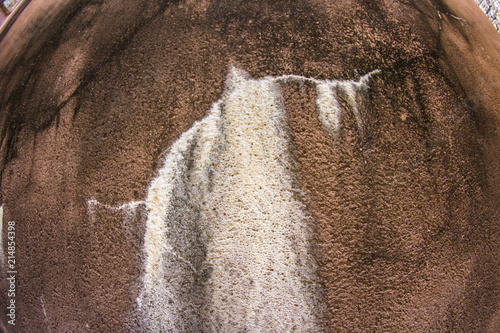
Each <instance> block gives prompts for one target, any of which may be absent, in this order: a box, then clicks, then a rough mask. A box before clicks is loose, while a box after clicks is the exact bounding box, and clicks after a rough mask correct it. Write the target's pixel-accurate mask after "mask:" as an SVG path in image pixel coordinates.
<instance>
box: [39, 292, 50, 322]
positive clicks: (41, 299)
mask: <svg viewBox="0 0 500 333" xmlns="http://www.w3.org/2000/svg"><path fill="white" fill-rule="evenodd" d="M40 304H41V305H42V312H43V317H44V318H45V321H47V320H48V318H47V312H46V311H45V304H44V303H43V295H42V296H40Z"/></svg>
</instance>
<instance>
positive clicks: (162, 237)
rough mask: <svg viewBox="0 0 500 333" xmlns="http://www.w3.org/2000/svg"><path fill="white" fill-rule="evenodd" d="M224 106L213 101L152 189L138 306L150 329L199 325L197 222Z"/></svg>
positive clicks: (200, 256)
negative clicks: (204, 116)
mask: <svg viewBox="0 0 500 333" xmlns="http://www.w3.org/2000/svg"><path fill="white" fill-rule="evenodd" d="M220 109H221V107H220V104H219V103H216V104H214V106H213V108H212V110H211V112H210V114H209V116H208V117H207V118H205V119H204V120H202V121H200V122H197V123H195V124H194V125H193V127H192V128H191V129H190V130H188V131H187V132H186V133H184V134H183V135H182V136H181V137H180V138H179V140H178V141H177V142H176V143H175V144H174V145H173V146H172V148H171V149H170V152H169V153H168V155H167V156H166V159H165V164H164V167H163V168H162V169H161V170H160V172H159V175H158V177H157V178H156V179H155V180H154V181H153V183H152V184H151V186H150V188H149V191H148V197H147V205H148V209H149V214H148V219H147V222H146V234H145V244H144V248H145V251H146V267H145V275H144V277H143V290H142V292H141V295H140V296H139V298H138V305H139V308H140V311H141V315H142V321H143V324H144V325H145V327H146V328H147V330H148V331H151V332H164V331H176V332H177V331H180V332H184V331H193V329H194V330H196V329H197V328H199V325H201V323H200V319H199V318H198V317H199V316H198V314H197V313H198V312H199V311H198V310H199V307H200V303H202V301H203V300H202V297H201V294H198V292H199V290H197V281H196V280H197V279H198V274H199V271H200V269H201V263H202V262H203V260H204V247H203V245H202V244H200V243H202V242H203V237H205V236H204V231H203V230H201V229H200V226H199V225H197V222H198V220H199V218H200V210H201V209H202V208H203V206H204V205H205V203H204V200H205V199H204V195H205V193H206V192H207V191H208V187H209V186H210V184H209V177H210V174H211V165H212V163H213V161H212V159H213V158H214V156H213V155H214V154H212V150H213V149H214V145H215V144H216V142H217V136H218V135H219V130H218V126H219V122H220ZM195 266H196V267H195ZM197 296H198V298H199V299H196V297H197Z"/></svg>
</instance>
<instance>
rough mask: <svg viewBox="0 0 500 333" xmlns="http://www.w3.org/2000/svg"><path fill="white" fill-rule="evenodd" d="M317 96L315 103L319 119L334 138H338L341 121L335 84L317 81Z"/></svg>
mask: <svg viewBox="0 0 500 333" xmlns="http://www.w3.org/2000/svg"><path fill="white" fill-rule="evenodd" d="M316 89H317V92H318V97H317V99H316V104H317V106H318V111H319V120H320V121H321V124H322V125H323V127H324V128H326V129H327V130H329V131H330V132H331V133H332V134H333V136H334V138H338V136H339V132H340V126H341V121H342V110H341V109H340V105H339V101H338V99H337V84H336V82H334V83H331V84H329V83H327V82H319V83H317V84H316Z"/></svg>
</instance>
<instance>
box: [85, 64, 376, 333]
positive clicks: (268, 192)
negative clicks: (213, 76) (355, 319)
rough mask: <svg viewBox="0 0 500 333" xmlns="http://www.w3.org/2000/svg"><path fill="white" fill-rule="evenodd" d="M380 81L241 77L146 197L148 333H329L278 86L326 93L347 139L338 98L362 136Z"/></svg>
mask: <svg viewBox="0 0 500 333" xmlns="http://www.w3.org/2000/svg"><path fill="white" fill-rule="evenodd" d="M374 73H375V72H372V73H370V74H368V75H366V76H364V77H363V78H362V79H361V81H360V82H353V81H347V82H339V81H321V80H316V79H311V78H305V77H301V76H297V75H284V76H280V77H277V78H273V77H266V78H263V79H252V78H250V76H249V75H248V74H247V73H245V72H244V71H242V70H240V69H237V68H234V67H233V68H232V69H231V72H230V75H229V77H228V80H227V82H226V91H225V92H224V94H223V96H222V98H221V100H219V101H218V102H216V103H214V105H213V107H212V109H211V110H210V112H209V114H208V115H207V117H205V118H204V119H203V120H201V121H199V122H196V123H195V124H194V125H193V126H192V127H191V129H189V130H188V131H186V132H185V133H184V134H182V135H181V137H180V138H179V139H178V140H177V141H176V142H175V143H174V144H173V145H172V147H171V148H170V150H169V152H168V154H167V155H166V157H165V161H164V165H163V167H162V168H161V169H160V170H159V174H158V176H157V178H155V179H154V180H153V182H152V183H151V185H150V187H149V190H148V196H147V200H146V203H147V207H148V210H149V213H148V218H147V222H146V232H145V244H144V251H145V256H146V262H145V273H144V276H143V286H142V290H141V293H140V296H139V297H138V299H137V303H138V307H139V315H140V317H141V321H142V325H143V326H142V327H143V328H144V331H147V332H243V331H245V332H289V331H295V332H318V331H321V330H322V329H321V324H320V322H321V319H322V316H323V307H322V305H321V303H322V297H323V293H322V289H321V287H320V283H319V282H318V278H317V277H316V275H315V272H316V270H317V264H316V261H315V259H314V258H313V256H312V255H311V254H310V252H309V249H310V239H311V237H312V235H311V233H310V230H309V225H308V223H309V221H308V219H307V216H306V213H305V207H304V205H303V204H302V203H301V202H300V201H299V200H298V199H297V198H296V196H295V193H296V192H298V189H297V188H294V182H293V175H292V174H291V171H290V165H291V160H290V158H291V157H290V154H289V152H288V148H287V147H288V143H289V138H288V133H287V132H286V130H285V128H286V126H284V124H283V122H284V120H283V118H284V114H283V106H282V101H281V94H280V83H281V82H286V81H299V82H305V81H307V82H312V83H314V84H316V88H317V92H318V96H317V99H316V104H317V106H318V110H319V114H318V117H319V119H320V121H321V123H322V124H323V126H324V127H325V128H327V129H328V130H330V131H331V132H332V133H333V134H334V135H335V136H336V137H338V134H339V131H340V128H341V120H342V119H341V117H342V113H341V112H342V110H341V107H340V104H339V101H338V95H339V94H342V97H343V98H344V99H345V100H346V102H347V105H348V108H349V109H350V111H351V112H353V114H354V117H355V119H356V123H357V126H358V128H359V130H360V132H361V134H362V132H363V123H362V118H361V116H362V115H361V114H360V111H359V106H358V99H361V98H362V97H363V96H362V95H360V93H362V92H363V91H364V90H365V89H366V87H367V83H368V79H369V76H370V75H372V74H374ZM94 204H95V203H94ZM90 206H91V202H89V207H90Z"/></svg>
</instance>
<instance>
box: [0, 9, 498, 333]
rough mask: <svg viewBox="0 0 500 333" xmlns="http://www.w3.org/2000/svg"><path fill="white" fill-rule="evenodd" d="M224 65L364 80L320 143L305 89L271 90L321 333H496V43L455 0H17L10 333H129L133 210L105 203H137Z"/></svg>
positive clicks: (200, 112)
mask: <svg viewBox="0 0 500 333" xmlns="http://www.w3.org/2000/svg"><path fill="white" fill-rule="evenodd" d="M42 3H43V6H42ZM42 7H43V8H44V9H43V10H42V9H41V8H42ZM231 64H234V65H237V66H238V67H240V68H242V69H244V70H246V71H248V72H249V73H250V74H251V75H252V76H254V77H264V76H266V75H282V74H297V75H303V76H307V77H315V78H318V79H354V78H357V77H358V75H363V74H366V73H368V72H369V71H372V70H374V69H381V71H382V73H381V74H379V75H377V76H375V77H374V78H373V79H372V82H371V84H370V86H371V89H370V91H369V96H367V98H366V100H367V103H366V105H364V106H363V108H362V110H361V113H362V115H363V116H362V118H363V124H364V131H363V132H360V131H359V130H358V129H357V126H356V121H355V119H354V117H353V115H352V113H351V112H350V111H349V110H348V108H347V103H344V102H342V101H341V102H342V103H341V104H342V105H343V110H344V111H343V117H344V122H343V127H342V130H341V134H340V136H339V138H338V139H334V138H333V137H332V136H331V135H330V134H329V133H327V132H326V131H325V130H323V129H322V127H321V124H320V122H319V120H318V118H317V110H316V106H315V100H314V99H315V97H316V91H315V88H314V87H313V86H311V85H308V84H303V85H299V84H291V83H287V84H284V85H283V87H282V89H283V94H284V101H285V106H286V110H287V117H288V118H287V119H288V126H289V127H290V129H291V134H292V139H293V140H292V146H293V149H292V151H293V154H294V158H295V160H296V161H297V166H298V169H299V171H298V176H297V179H298V181H299V183H300V184H301V185H300V186H301V188H302V190H303V191H304V192H305V194H306V196H305V197H306V199H305V201H306V204H307V209H308V212H309V214H311V216H312V217H313V218H314V222H315V224H316V229H317V230H316V232H317V244H316V246H315V251H316V255H317V258H318V260H319V263H320V266H321V267H320V271H319V274H320V276H321V278H322V279H323V282H324V284H325V286H326V296H327V302H328V308H329V314H328V316H329V317H328V318H329V325H330V330H331V331H332V332H342V331H345V332H356V331H366V332H371V331H388V332H422V331H432V332H497V331H499V330H500V319H499V318H500V308H499V306H500V294H499V290H500V281H499V276H500V271H499V270H500V269H499V267H500V253H499V251H500V250H499V249H500V232H499V228H500V224H499V217H500V210H499V209H500V208H499V207H500V191H499V189H500V150H499V149H498V143H499V135H500V129H499V128H500V127H499V125H500V111H499V105H500V97H499V96H500V95H499V94H498V91H500V86H499V84H500V37H499V35H498V33H497V32H496V31H495V29H494V28H493V26H492V25H491V23H490V22H488V20H487V18H486V17H485V16H484V14H483V13H482V12H481V10H480V9H479V8H478V7H477V6H476V5H475V4H474V1H473V0H467V1H458V0H443V1H437V0H436V1H431V0H426V1H394V0H376V1H371V0H370V1H368V0H366V1H365V0H349V1H345V0H342V1H340V0H339V1H326V0H310V1H225V0H224V1H223V0H220V1H208V0H207V1H199V2H195V1H191V0H186V1H159V0H158V1H147V2H140V3H138V2H137V1H132V0H127V1H116V0H103V1H83V0H81V1H69V2H67V3H65V2H63V1H55V0H54V1H47V0H45V1H42V0H32V1H31V3H30V4H29V5H28V6H27V7H26V9H25V10H24V11H23V13H21V15H20V16H19V18H18V19H17V21H16V22H15V23H14V24H13V25H12V26H11V28H10V30H9V31H8V32H7V33H6V34H5V37H4V38H3V39H2V40H0V129H1V140H2V141H1V145H0V159H1V166H2V168H1V193H0V198H1V202H2V203H3V205H4V221H8V220H15V221H16V223H17V230H16V232H17V243H18V245H17V254H16V259H17V263H18V272H19V273H18V285H17V288H18V295H17V296H16V302H17V310H18V312H17V314H18V322H17V325H16V328H17V332H49V331H51V332H52V331H55V332H87V331H91V332H129V331H136V330H137V327H136V326H134V325H136V323H134V322H133V315H132V313H133V311H134V307H135V299H136V297H137V295H138V288H139V287H140V286H139V280H140V276H141V272H142V269H143V268H142V266H141V261H142V259H143V258H141V257H140V256H141V255H142V254H141V251H140V249H141V246H142V243H141V242H142V234H143V232H144V214H145V211H144V207H143V206H140V205H139V206H138V208H136V210H134V211H133V213H130V215H127V210H126V209H121V210H116V209H115V208H112V207H118V206H120V205H122V204H124V203H127V202H130V201H141V200H144V198H145V196H146V191H147V186H148V184H149V183H150V181H151V179H152V178H153V177H154V175H155V172H156V171H157V170H158V168H159V167H160V164H161V160H162V157H163V156H164V155H163V154H164V153H165V151H166V150H167V149H168V147H169V146H170V145H171V144H172V142H173V141H174V140H175V139H177V138H178V137H179V136H180V135H181V133H183V132H184V131H186V130H187V129H188V128H190V126H191V125H192V124H193V122H194V121H196V120H197V119H200V118H202V117H203V116H204V115H205V114H206V112H207V110H208V109H209V107H210V105H211V103H213V102H215V101H216V100H217V99H218V98H219V97H220V94H221V93H222V91H223V85H224V80H225V78H226V75H227V73H228V68H229V66H230V65H231ZM90 199H95V200H97V201H99V202H100V203H102V204H106V205H108V207H105V206H96V207H94V208H95V210H94V211H92V210H91V209H89V203H88V201H89V200H90ZM124 221H125V222H124ZM126 221H129V222H126ZM4 229H5V223H4ZM4 231H5V230H4ZM3 278H5V274H4V275H3ZM5 286H6V284H5V280H4V283H3V284H2V285H1V287H0V295H2V296H1V297H0V307H1V308H2V309H5V308H6V303H5V302H6V297H5V296H4V295H6V289H5ZM42 303H43V304H44V308H42ZM44 309H45V314H44ZM0 313H3V311H0ZM1 321H2V322H3V323H4V324H6V318H5V316H3V315H2V317H1ZM6 327H7V328H8V329H9V332H14V329H13V327H12V326H8V325H6ZM0 328H1V326H0Z"/></svg>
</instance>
